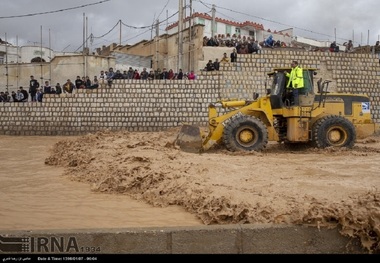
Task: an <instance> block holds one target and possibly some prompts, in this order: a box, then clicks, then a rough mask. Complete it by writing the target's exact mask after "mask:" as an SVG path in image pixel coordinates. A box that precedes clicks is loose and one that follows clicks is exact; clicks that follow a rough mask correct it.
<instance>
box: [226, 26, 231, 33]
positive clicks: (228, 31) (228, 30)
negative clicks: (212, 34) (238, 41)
mask: <svg viewBox="0 0 380 263" xmlns="http://www.w3.org/2000/svg"><path fill="white" fill-rule="evenodd" d="M228 34H230V35H232V28H231V26H230V25H226V35H228Z"/></svg>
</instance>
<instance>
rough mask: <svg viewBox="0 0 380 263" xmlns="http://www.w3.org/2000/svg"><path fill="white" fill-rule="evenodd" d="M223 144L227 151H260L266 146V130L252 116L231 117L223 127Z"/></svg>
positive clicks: (260, 122) (259, 121) (261, 123)
mask: <svg viewBox="0 0 380 263" xmlns="http://www.w3.org/2000/svg"><path fill="white" fill-rule="evenodd" d="M223 143H224V145H225V146H226V148H227V150H229V151H232V152H235V151H261V150H263V149H264V148H265V147H266V145H267V144H268V130H267V128H266V127H265V125H264V123H263V122H262V121H261V120H259V119H257V118H255V117H252V116H248V115H240V116H238V117H233V118H232V119H231V121H230V122H228V123H227V124H226V125H225V127H224V132H223Z"/></svg>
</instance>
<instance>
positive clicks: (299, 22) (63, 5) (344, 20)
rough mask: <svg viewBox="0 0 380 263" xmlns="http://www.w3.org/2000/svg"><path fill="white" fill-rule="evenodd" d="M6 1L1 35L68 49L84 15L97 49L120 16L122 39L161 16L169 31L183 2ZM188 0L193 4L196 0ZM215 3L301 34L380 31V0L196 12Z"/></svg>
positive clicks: (372, 37) (113, 39)
mask: <svg viewBox="0 0 380 263" xmlns="http://www.w3.org/2000/svg"><path fill="white" fill-rule="evenodd" d="M0 3H1V7H0V38H2V39H3V40H5V39H6V40H7V41H8V42H10V43H11V44H13V45H17V44H18V45H19V46H24V45H38V46H39V45H40V43H41V36H42V43H43V46H46V47H49V46H50V47H51V48H52V49H53V50H55V51H66V52H72V51H80V50H81V49H82V43H83V35H84V33H83V28H84V26H83V25H84V23H83V21H84V16H85V17H86V18H87V22H88V23H87V24H88V27H87V28H88V33H87V34H88V35H90V34H93V36H94V39H93V41H92V43H91V42H89V46H90V48H91V49H94V48H97V47H101V46H102V45H109V44H111V43H119V41H120V27H118V26H117V27H115V25H116V24H117V23H118V21H119V20H121V21H122V24H123V26H122V27H121V28H122V30H121V32H122V34H121V35H122V37H121V41H122V44H134V43H136V42H138V41H141V40H142V39H150V38H151V36H152V30H151V29H150V28H149V27H150V26H151V25H152V24H153V22H154V21H156V20H159V21H162V22H163V23H162V25H161V27H160V34H163V33H165V27H166V26H167V24H171V23H173V22H176V21H178V7H179V0H134V1H130V0H65V1H62V0H0ZM186 3H187V5H189V4H190V0H187V1H186ZM213 4H214V5H215V7H216V16H217V17H219V18H224V19H228V20H234V21H237V22H244V21H253V22H257V23H260V24H263V26H264V28H265V29H271V30H272V31H274V30H277V31H278V30H283V29H288V28H294V34H295V35H297V36H304V37H309V38H313V39H317V40H329V41H333V40H335V38H336V40H337V42H338V43H343V42H345V41H347V40H349V39H353V40H354V43H355V46H358V45H359V44H361V45H367V43H369V44H370V45H374V44H375V42H376V41H377V40H379V37H380V15H379V10H380V1H379V0H333V1H331V0H291V1H284V0H271V1H252V0H218V1H216V0H204V1H203V0H202V1H199V0H193V1H192V7H193V10H194V11H195V12H203V13H208V14H210V15H211V8H212V5H213ZM189 10H190V9H187V11H186V12H187V15H188V14H189ZM166 20H168V21H167V22H166ZM41 28H42V30H41ZM41 31H42V34H41ZM153 33H154V32H153ZM49 36H50V37H49ZM368 36H369V38H368ZM259 41H261V40H259Z"/></svg>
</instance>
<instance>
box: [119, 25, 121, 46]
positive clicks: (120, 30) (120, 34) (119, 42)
mask: <svg viewBox="0 0 380 263" xmlns="http://www.w3.org/2000/svg"><path fill="white" fill-rule="evenodd" d="M119 26H120V32H119V46H121V19H120V20H119Z"/></svg>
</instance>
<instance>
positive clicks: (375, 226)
mask: <svg viewBox="0 0 380 263" xmlns="http://www.w3.org/2000/svg"><path fill="white" fill-rule="evenodd" d="M178 131H179V129H171V130H168V131H165V132H155V133H144V132H139V133H130V132H108V131H105V132H98V133H95V134H89V135H86V136H82V137H79V138H75V139H69V140H63V141H60V142H58V143H57V144H56V145H55V146H54V148H53V149H52V150H51V154H50V156H49V157H48V158H47V159H46V161H45V163H46V164H48V165H56V166H63V167H65V168H66V172H65V176H68V177H70V178H71V179H72V180H75V181H80V182H87V183H89V184H90V185H91V187H92V189H93V190H94V191H98V192H107V193H108V192H113V193H119V194H126V195H128V196H131V197H133V198H135V199H140V200H144V201H145V202H148V203H149V204H152V205H153V206H169V205H180V206H183V207H185V208H186V210H187V211H188V212H189V213H193V214H196V215H197V216H198V217H199V218H200V219H201V220H202V221H203V222H204V224H206V225H210V224H248V223H249V224H255V223H275V224H303V225H311V226H316V227H333V228H335V227H338V228H339V229H340V230H341V233H342V234H344V235H348V236H351V237H358V238H360V239H361V241H362V244H363V246H364V247H365V248H367V249H368V251H370V252H380V245H379V240H380V238H379V237H380V191H379V189H378V187H379V186H380V178H379V176H378V171H379V170H380V139H379V137H372V138H369V139H366V140H363V141H361V142H358V143H357V144H356V146H355V147H354V149H351V150H347V149H325V150H320V149H302V150H301V149H297V150H289V149H285V148H284V147H283V146H282V145H279V144H270V145H269V146H268V147H267V149H266V150H265V151H263V152H259V153H257V152H253V153H231V152H228V151H225V150H223V149H222V148H220V149H214V150H212V151H209V152H206V153H202V154H194V153H186V152H182V151H181V150H180V149H179V148H178V147H177V146H176V145H175V144H174V141H175V139H176V136H177V134H178Z"/></svg>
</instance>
